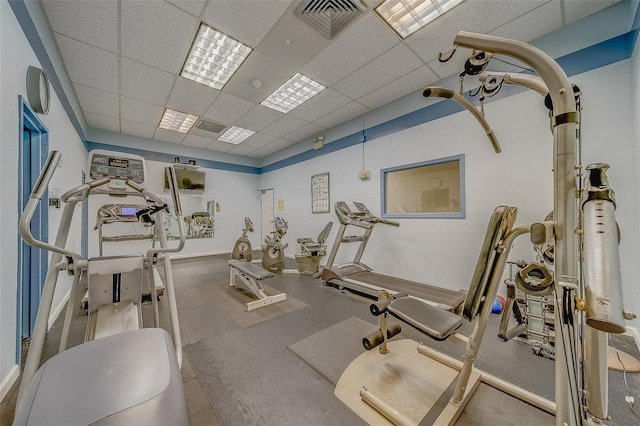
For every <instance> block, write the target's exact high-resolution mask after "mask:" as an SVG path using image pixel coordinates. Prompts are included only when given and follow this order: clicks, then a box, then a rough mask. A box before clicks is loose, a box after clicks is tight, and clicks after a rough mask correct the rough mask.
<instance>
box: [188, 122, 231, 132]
mask: <svg viewBox="0 0 640 426" xmlns="http://www.w3.org/2000/svg"><path fill="white" fill-rule="evenodd" d="M193 127H194V128H196V129H199V130H203V131H205V132H212V133H220V132H221V131H222V130H223V129H224V128H225V127H227V126H226V125H224V124H220V123H214V122H213V121H205V120H198V121H197V122H196V124H195V125H194V126H193Z"/></svg>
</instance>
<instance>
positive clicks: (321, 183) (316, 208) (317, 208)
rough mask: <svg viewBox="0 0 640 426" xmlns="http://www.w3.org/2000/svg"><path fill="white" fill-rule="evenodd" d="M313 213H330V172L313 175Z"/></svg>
mask: <svg viewBox="0 0 640 426" xmlns="http://www.w3.org/2000/svg"><path fill="white" fill-rule="evenodd" d="M311 213H329V172H327V173H320V174H319V175H313V176H311Z"/></svg>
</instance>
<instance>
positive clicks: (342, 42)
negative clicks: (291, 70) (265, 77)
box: [302, 11, 399, 86]
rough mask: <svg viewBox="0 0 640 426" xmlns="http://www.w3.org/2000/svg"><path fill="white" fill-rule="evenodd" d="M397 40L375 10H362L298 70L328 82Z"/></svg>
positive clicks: (334, 81) (361, 64)
mask: <svg viewBox="0 0 640 426" xmlns="http://www.w3.org/2000/svg"><path fill="white" fill-rule="evenodd" d="M398 42H399V39H398V36H397V35H396V33H395V32H394V31H393V30H392V29H391V28H390V27H389V26H388V25H387V24H385V23H384V22H382V20H381V19H380V18H379V17H378V16H377V14H376V13H375V12H373V11H370V12H365V13H363V14H362V16H360V17H359V18H358V19H357V20H356V21H355V22H354V23H353V24H352V25H351V26H350V27H348V28H347V29H346V30H345V31H343V32H342V33H340V34H339V35H338V37H337V38H336V39H335V41H333V42H332V43H331V44H330V45H329V46H327V48H326V49H324V50H323V51H322V52H320V53H319V54H318V55H317V56H316V57H315V58H313V59H312V60H311V61H309V63H307V64H306V65H305V66H303V67H302V73H303V74H304V75H306V76H307V77H311V78H313V79H314V80H316V81H318V82H320V83H322V84H324V85H325V86H331V85H333V84H335V83H337V82H338V81H340V80H342V79H343V78H344V77H346V76H347V75H349V74H351V73H352V72H354V71H355V70H357V69H358V68H360V67H362V66H363V65H365V64H366V63H367V62H369V61H371V60H373V59H374V58H376V57H377V56H379V55H380V54H381V53H382V52H385V51H387V50H389V49H390V48H391V47H393V46H395V45H396V44H398Z"/></svg>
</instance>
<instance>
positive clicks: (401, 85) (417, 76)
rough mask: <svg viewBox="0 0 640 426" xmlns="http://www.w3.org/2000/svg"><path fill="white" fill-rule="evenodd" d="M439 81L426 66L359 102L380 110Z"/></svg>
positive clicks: (320, 121) (319, 121)
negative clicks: (381, 107)
mask: <svg viewBox="0 0 640 426" xmlns="http://www.w3.org/2000/svg"><path fill="white" fill-rule="evenodd" d="M438 80H439V77H438V76H436V75H435V74H434V73H433V71H431V70H430V69H429V68H427V67H426V66H422V67H420V68H418V69H416V70H414V71H411V72H410V73H408V74H405V75H403V76H402V77H401V78H399V79H397V80H395V81H392V82H391V83H389V84H387V85H385V86H382V87H381V88H379V89H378V90H375V91H373V92H371V93H369V94H368V95H365V96H363V97H362V98H360V99H358V102H360V103H362V104H363V105H366V106H367V107H369V108H371V109H375V108H378V107H380V106H382V105H385V104H387V103H389V102H391V101H393V100H395V99H398V98H399V97H403V96H406V95H408V94H409V93H413V92H415V91H417V90H420V89H422V88H423V87H425V86H428V85H429V84H432V83H435V82H436V81H438ZM323 119H324V117H323V118H322V119H320V120H316V123H318V124H322V120H323Z"/></svg>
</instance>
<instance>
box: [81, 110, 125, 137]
mask: <svg viewBox="0 0 640 426" xmlns="http://www.w3.org/2000/svg"><path fill="white" fill-rule="evenodd" d="M84 118H85V119H86V120H87V124H88V125H89V127H93V128H94V129H101V130H107V131H109V132H116V133H120V120H118V119H117V118H113V117H106V116H104V115H98V114H93V113H91V112H86V113H85V114H84Z"/></svg>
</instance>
